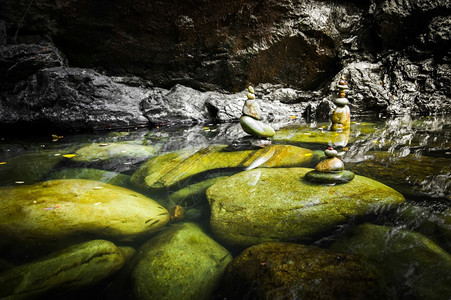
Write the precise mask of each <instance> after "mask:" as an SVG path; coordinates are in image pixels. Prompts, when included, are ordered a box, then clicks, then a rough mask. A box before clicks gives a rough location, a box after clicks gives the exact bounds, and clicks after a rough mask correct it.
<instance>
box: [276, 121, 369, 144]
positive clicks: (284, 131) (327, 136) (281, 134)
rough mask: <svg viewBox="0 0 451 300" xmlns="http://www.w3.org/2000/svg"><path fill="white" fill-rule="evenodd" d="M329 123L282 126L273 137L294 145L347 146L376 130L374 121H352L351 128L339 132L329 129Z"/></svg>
mask: <svg viewBox="0 0 451 300" xmlns="http://www.w3.org/2000/svg"><path fill="white" fill-rule="evenodd" d="M329 125H330V124H329V123H320V124H318V127H317V128H311V127H310V126H306V125H291V126H287V127H283V128H280V129H279V130H277V131H276V133H275V135H274V136H273V137H272V138H271V140H273V141H278V142H284V143H288V144H293V145H300V146H303V145H309V144H314V145H330V146H332V147H338V146H345V145H347V144H348V143H354V142H355V140H356V137H357V136H360V135H361V134H370V133H374V132H375V131H376V127H375V124H373V123H355V122H353V123H351V130H350V131H344V132H337V131H331V130H328V127H329Z"/></svg>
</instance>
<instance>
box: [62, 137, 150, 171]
mask: <svg viewBox="0 0 451 300" xmlns="http://www.w3.org/2000/svg"><path fill="white" fill-rule="evenodd" d="M155 152H156V150H155V148H154V147H153V146H143V145H136V144H131V143H125V142H121V143H93V144H90V145H88V146H86V147H83V148H81V149H79V150H77V151H76V152H75V153H74V154H75V156H74V157H73V158H71V161H72V162H74V163H78V164H82V165H86V166H92V167H95V168H99V169H107V170H117V171H124V170H128V168H129V166H132V165H134V164H137V163H140V162H143V161H145V160H147V159H149V158H150V157H151V156H153V155H154V153H155Z"/></svg>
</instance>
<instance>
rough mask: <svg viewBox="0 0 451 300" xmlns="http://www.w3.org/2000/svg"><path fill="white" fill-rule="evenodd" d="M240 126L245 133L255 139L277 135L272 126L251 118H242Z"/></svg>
mask: <svg viewBox="0 0 451 300" xmlns="http://www.w3.org/2000/svg"><path fill="white" fill-rule="evenodd" d="M240 124H241V127H242V128H243V130H244V132H246V133H248V134H250V135H252V136H255V137H259V138H266V137H272V136H273V135H274V134H275V131H274V129H273V128H272V127H271V126H269V125H268V124H265V123H263V122H262V121H260V120H257V119H254V118H252V117H249V116H241V118H240Z"/></svg>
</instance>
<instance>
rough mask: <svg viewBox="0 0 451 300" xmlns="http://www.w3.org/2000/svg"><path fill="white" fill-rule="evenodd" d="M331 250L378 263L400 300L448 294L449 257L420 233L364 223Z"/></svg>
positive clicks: (450, 275)
mask: <svg viewBox="0 0 451 300" xmlns="http://www.w3.org/2000/svg"><path fill="white" fill-rule="evenodd" d="M332 249H334V250H336V251H341V252H346V253H352V254H358V255H361V256H363V257H366V258H368V259H370V260H372V261H374V262H376V263H378V265H379V267H380V269H381V270H382V271H383V272H384V274H385V276H386V277H387V278H388V280H390V281H391V282H392V283H393V285H394V286H395V289H396V292H397V294H398V298H400V299H404V298H407V297H408V298H411V299H448V298H449V296H450V295H451V286H450V285H449V283H450V282H451V255H450V254H449V253H448V252H446V251H444V250H443V249H442V248H440V247H439V246H437V245H436V244H435V243H434V242H432V241H431V240H429V239H428V238H426V237H425V236H423V235H422V234H419V233H416V232H411V231H407V230H402V229H399V228H392V227H386V226H379V225H373V224H365V225H360V226H358V227H356V228H355V229H354V230H353V231H352V232H351V233H350V234H349V235H348V236H346V237H343V238H341V239H340V240H338V241H336V242H335V243H334V244H333V245H332Z"/></svg>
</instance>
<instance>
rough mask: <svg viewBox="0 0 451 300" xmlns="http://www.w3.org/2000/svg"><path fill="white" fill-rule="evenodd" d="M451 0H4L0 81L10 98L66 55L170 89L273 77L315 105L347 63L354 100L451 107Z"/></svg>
mask: <svg viewBox="0 0 451 300" xmlns="http://www.w3.org/2000/svg"><path fill="white" fill-rule="evenodd" d="M450 11H451V4H450V1H449V0H448V1H446V0H371V1H370V0H367V1H357V0H356V1H326V0H303V1H294V0H284V1H273V0H264V1H257V0H254V1H252V0H241V1H238V0H227V1H225V0H217V1H207V0H183V1H182V0H171V1H144V0H115V1H111V0H98V1H88V0H57V1H50V0H39V1H38V0H2V1H1V2H0V45H3V46H2V47H1V49H2V50H1V51H0V70H1V72H2V74H1V75H0V76H1V78H0V79H1V80H2V85H1V88H0V90H1V91H3V93H5V91H7V94H8V97H9V98H8V99H11V97H14V95H16V96H17V95H20V93H19V91H18V89H20V87H18V86H17V85H16V83H17V82H18V81H20V80H26V79H27V78H28V77H29V76H31V75H33V73H35V72H36V71H37V70H38V69H41V68H45V67H57V66H63V65H64V66H70V67H78V68H95V69H96V70H98V71H101V72H102V73H103V75H102V76H135V77H136V76H137V77H139V78H142V80H143V82H144V81H146V82H147V83H146V85H147V86H149V85H153V86H155V87H159V88H163V89H169V88H172V87H173V86H175V85H176V84H181V85H184V86H189V87H192V88H195V89H197V90H200V91H218V92H226V93H231V92H235V93H236V92H239V91H242V90H243V89H244V88H245V87H246V86H247V85H248V84H253V85H259V84H271V85H273V91H272V93H271V94H272V95H276V96H277V95H278V94H284V93H283V92H282V93H278V92H277V89H280V88H292V89H295V90H296V91H298V92H297V93H295V94H296V95H297V96H296V97H294V98H293V97H291V98H290V100H289V102H290V104H291V105H297V104H298V103H304V102H305V101H306V99H305V98H306V97H305V95H308V96H309V97H310V98H309V99H308V101H311V102H312V103H311V105H310V106H309V107H316V106H318V103H320V102H321V101H324V100H330V99H331V98H330V97H331V94H333V93H334V90H333V84H334V83H335V81H336V80H337V78H338V77H339V76H341V75H342V74H344V75H346V76H347V79H348V81H349V85H350V86H351V89H352V90H351V93H350V94H349V99H350V101H351V109H353V108H354V111H358V112H360V113H370V112H377V113H380V112H382V113H387V114H398V113H430V112H437V111H439V112H447V111H450V106H451V103H450V94H451V91H450V89H451V88H450V84H449V83H450V81H451V80H450V67H449V62H450V59H451V53H450V49H451V47H450V29H451V28H450V27H451V17H450ZM16 44H19V45H22V46H23V44H40V45H45V46H42V47H50V48H49V49H53V50H51V51H50V52H48V53H46V50H45V49H44V48H43V49H40V50H39V51H38V52H39V53H36V55H33V53H34V52H36V50H33V47H38V46H36V45H25V46H24V47H25V48H24V49H26V50H19V49H13V50H11V49H12V47H21V46H17V45H16ZM14 45H16V46H14ZM49 45H50V46H49ZM54 46H55V47H56V48H57V49H58V50H59V51H58V50H56V48H54ZM20 51H22V52H23V51H26V52H27V53H25V55H23V54H21V53H20ZM33 51H34V52H33ZM39 55H40V56H42V59H41V58H40V57H37V56H39ZM27 56H28V58H27ZM30 57H31V58H30ZM27 59H28V60H27ZM42 60H43V61H44V62H42ZM15 61H18V63H17V64H16V63H15ZM31 61H33V63H31ZM22 66H23V67H22ZM22 69H23V71H21V70H22ZM99 75H100V74H99ZM133 82H135V83H133V84H134V85H136V81H133ZM21 86H22V87H23V86H24V85H23V84H22V85H21ZM299 91H302V92H299ZM285 94H286V93H285ZM292 94H293V93H292ZM3 99H4V97H3ZM141 100H142V99H141ZM273 100H276V101H278V100H281V101H282V103H285V102H284V101H283V99H278V98H275V99H273ZM2 101H3V102H4V100H2ZM148 102H149V103H150V102H152V101H148ZM0 105H1V103H0ZM146 105H147V104H146ZM163 107H164V106H163ZM303 107H305V106H303ZM147 109H148V111H152V108H151V107H150V108H149V107H147ZM158 109H160V110H161V109H162V108H161V107H159V108H157V110H158ZM276 113H277V112H276ZM311 113H315V112H314V111H312V112H311ZM187 118H188V119H190V118H189V116H188V117H187ZM191 119H192V118H191Z"/></svg>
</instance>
